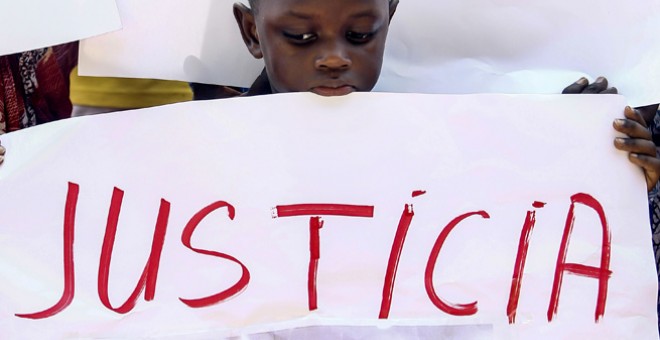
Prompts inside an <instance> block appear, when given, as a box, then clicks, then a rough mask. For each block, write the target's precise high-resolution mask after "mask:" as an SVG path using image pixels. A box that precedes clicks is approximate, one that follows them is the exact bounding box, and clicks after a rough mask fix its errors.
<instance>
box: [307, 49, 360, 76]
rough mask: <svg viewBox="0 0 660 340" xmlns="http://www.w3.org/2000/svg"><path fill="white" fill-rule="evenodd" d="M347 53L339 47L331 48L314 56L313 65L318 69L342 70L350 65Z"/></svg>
mask: <svg viewBox="0 0 660 340" xmlns="http://www.w3.org/2000/svg"><path fill="white" fill-rule="evenodd" d="M351 65H352V62H351V59H350V58H349V57H348V55H347V54H346V53H345V52H344V51H342V49H340V48H336V47H335V48H332V49H329V50H327V51H325V53H322V54H321V55H319V56H318V57H317V58H316V61H315V66H316V69H317V70H320V71H343V70H347V69H349V68H350V67H351Z"/></svg>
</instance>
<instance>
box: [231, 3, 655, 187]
mask: <svg viewBox="0 0 660 340" xmlns="http://www.w3.org/2000/svg"><path fill="white" fill-rule="evenodd" d="M398 3H399V2H398V0H332V1H328V0H266V1H264V0H249V4H250V8H248V7H246V6H245V5H243V4H240V3H236V4H234V16H235V17H236V21H237V23H238V26H239V29H240V31H241V35H242V37H243V41H244V42H245V45H246V46H247V48H248V50H249V51H250V53H251V54H252V55H253V56H254V57H255V58H263V59H264V62H265V69H264V71H263V72H262V74H261V75H260V76H259V77H258V78H257V80H256V81H255V82H254V84H253V85H252V86H251V87H250V90H249V91H248V92H247V94H246V95H248V96H254V95H261V94H270V93H280V92H314V93H316V94H319V95H322V96H341V95H346V94H349V93H351V92H355V91H371V89H372V88H373V87H374V85H375V84H376V81H378V77H379V75H380V70H381V66H382V63H383V54H384V51H385V40H386V38H387V32H388V28H389V24H390V21H391V19H392V16H393V15H394V12H395V11H396V8H397V5H398ZM564 93H616V89H615V88H610V87H608V84H607V80H606V79H605V78H602V77H600V78H598V79H597V80H596V81H595V82H594V83H593V84H589V82H588V81H587V79H586V78H581V79H580V80H578V81H577V82H575V83H574V84H572V85H571V86H569V87H567V88H566V89H565V90H564ZM624 116H625V119H617V120H616V121H615V122H614V129H615V130H617V131H619V132H622V133H624V134H626V135H628V136H629V137H630V138H616V139H615V141H614V145H615V147H616V148H617V149H619V150H624V151H627V152H629V159H630V161H631V162H632V163H634V164H636V165H638V166H640V167H641V168H642V169H643V170H644V173H645V175H646V184H647V189H648V190H649V191H650V190H651V189H653V188H654V187H655V185H656V183H657V182H658V179H659V178H660V159H658V158H657V157H656V149H655V145H654V144H653V142H652V141H651V133H650V132H649V131H648V130H647V129H646V124H645V123H644V119H643V118H642V116H641V114H640V113H639V112H637V110H634V109H632V108H630V107H627V108H626V109H625V110H624Z"/></svg>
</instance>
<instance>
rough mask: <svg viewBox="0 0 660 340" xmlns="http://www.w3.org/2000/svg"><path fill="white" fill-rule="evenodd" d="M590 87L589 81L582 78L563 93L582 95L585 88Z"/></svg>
mask: <svg viewBox="0 0 660 340" xmlns="http://www.w3.org/2000/svg"><path fill="white" fill-rule="evenodd" d="M588 85H589V80H587V78H585V77H582V78H580V79H578V80H577V81H576V82H574V83H573V84H571V85H568V86H567V87H566V88H565V89H564V90H563V91H562V92H561V93H562V94H575V93H582V91H583V90H584V88H585V87H587V86H588Z"/></svg>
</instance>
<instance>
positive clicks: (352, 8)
mask: <svg viewBox="0 0 660 340" xmlns="http://www.w3.org/2000/svg"><path fill="white" fill-rule="evenodd" d="M396 3H397V2H396V1H393V2H392V4H390V2H388V0H260V1H258V2H257V3H256V4H255V7H256V8H254V9H253V11H250V10H248V9H247V8H245V7H244V6H241V5H236V6H235V7H234V13H235V15H236V18H237V20H238V22H239V26H240V27H241V31H242V34H243V38H244V40H245V42H246V44H247V46H248V49H249V50H250V52H251V53H252V55H254V56H255V57H257V58H261V57H263V58H264V61H265V64H266V71H267V73H268V77H269V80H270V83H271V88H272V90H273V92H274V93H276V92H306V91H311V92H314V93H316V94H319V95H323V96H338V95H345V94H348V93H351V92H354V91H370V90H371V89H372V88H373V87H374V85H376V81H378V77H379V75H380V70H381V66H382V63H383V53H384V49H385V38H386V37H387V32H388V27H389V20H390V17H391V15H392V14H394V10H395V9H396Z"/></svg>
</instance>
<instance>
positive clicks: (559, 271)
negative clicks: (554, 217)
mask: <svg viewBox="0 0 660 340" xmlns="http://www.w3.org/2000/svg"><path fill="white" fill-rule="evenodd" d="M576 203H579V204H583V205H586V206H588V207H590V208H592V209H593V210H595V211H596V213H597V214H598V217H599V219H600V223H601V227H602V232H603V235H602V243H601V244H602V248H601V255H600V267H593V266H586V265H582V264H577V263H566V253H567V252H568V243H569V240H570V237H571V233H572V232H573V224H574V223H575V204H576ZM611 238H612V236H611V233H610V228H609V225H608V224H607V218H606V217H605V210H604V209H603V206H602V205H601V204H600V203H599V202H598V201H597V200H596V199H595V198H593V197H592V196H590V195H588V194H584V193H578V194H575V195H573V196H571V208H570V209H569V211H568V216H567V217H566V226H565V228H564V235H563V236H562V240H561V247H560V248H559V255H558V256H557V266H556V267H555V279H554V282H553V285H552V294H551V296H550V305H549V306H548V321H549V322H551V321H552V319H553V317H554V316H555V315H557V307H558V305H559V294H560V292H561V285H562V279H563V277H564V272H569V273H572V274H576V275H580V276H585V277H590V278H594V279H597V280H598V297H597V299H596V311H595V313H594V321H595V322H599V321H600V319H601V318H602V317H603V315H604V314H605V304H606V302H607V288H608V280H609V278H610V276H611V275H612V272H611V271H610V254H611V245H612V242H611Z"/></svg>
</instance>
